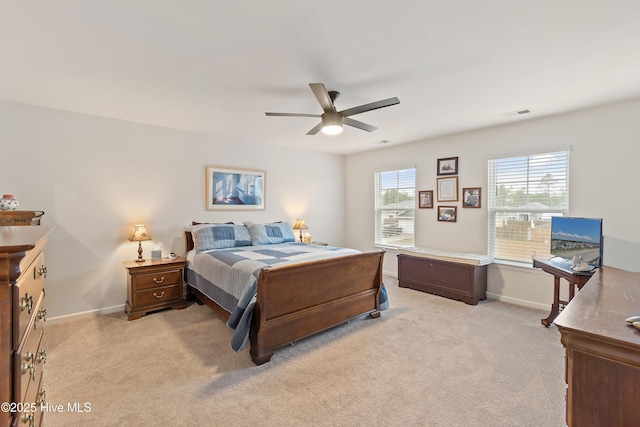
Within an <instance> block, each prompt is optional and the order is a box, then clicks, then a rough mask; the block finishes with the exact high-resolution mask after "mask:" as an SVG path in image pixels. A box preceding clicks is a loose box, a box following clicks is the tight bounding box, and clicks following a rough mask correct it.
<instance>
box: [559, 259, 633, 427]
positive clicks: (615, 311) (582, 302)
mask: <svg viewBox="0 0 640 427" xmlns="http://www.w3.org/2000/svg"><path fill="white" fill-rule="evenodd" d="M638 315H640V273H632V272H628V271H624V270H620V269H616V268H613V267H607V266H605V267H602V268H601V269H599V270H598V271H597V272H596V273H595V274H594V275H593V276H592V277H591V279H589V281H588V282H587V284H586V285H584V287H583V288H582V289H581V290H580V291H579V292H578V293H577V294H576V296H575V297H574V298H573V299H572V300H571V302H569V304H568V305H567V306H566V308H565V309H564V310H562V312H561V313H560V315H558V317H556V319H555V320H554V323H555V324H556V326H557V327H558V330H559V331H560V336H561V340H562V344H563V345H564V347H565V349H566V376H565V379H566V382H567V396H566V400H567V424H568V425H569V426H590V427H598V426H606V427H610V426H640V405H639V404H638V402H639V401H640V330H637V329H635V328H634V327H633V326H631V325H630V324H628V323H627V322H625V319H626V318H628V317H631V316H638Z"/></svg>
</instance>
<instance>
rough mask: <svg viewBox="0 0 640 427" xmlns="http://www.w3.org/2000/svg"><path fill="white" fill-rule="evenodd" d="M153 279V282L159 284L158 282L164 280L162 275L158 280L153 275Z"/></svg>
mask: <svg viewBox="0 0 640 427" xmlns="http://www.w3.org/2000/svg"><path fill="white" fill-rule="evenodd" d="M153 281H154V282H156V283H157V284H160V283H162V282H164V276H162V277H161V278H160V280H158V279H156V278H155V277H154V278H153ZM154 295H155V294H154Z"/></svg>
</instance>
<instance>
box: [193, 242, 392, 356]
mask: <svg viewBox="0 0 640 427" xmlns="http://www.w3.org/2000/svg"><path fill="white" fill-rule="evenodd" d="M185 235H186V242H187V246H186V247H187V251H191V250H192V249H193V248H194V242H193V237H192V233H191V232H189V231H188V232H186V233H185ZM383 257H384V251H382V250H376V251H372V252H364V253H356V254H352V255H345V256H338V257H333V258H328V259H322V260H316V261H310V262H302V263H296V264H292V265H283V266H280V267H274V268H263V269H261V270H260V272H259V276H258V282H257V293H256V296H255V307H254V308H253V316H252V318H251V323H250V329H249V334H248V335H249V342H250V345H251V348H250V355H251V359H252V361H253V362H254V363H255V364H256V365H260V364H263V363H265V362H268V361H269V360H270V359H271V356H272V355H273V353H274V351H275V350H276V349H278V348H281V347H284V346H286V345H289V344H291V343H293V342H295V341H298V340H300V339H303V338H306V337H309V336H311V335H314V334H316V333H318V332H321V331H324V330H327V329H329V328H332V327H334V326H338V325H340V324H342V323H345V322H347V321H349V320H351V319H354V318H356V317H360V316H362V315H366V314H369V315H370V316H371V317H373V318H377V317H379V316H380V302H379V294H380V292H381V291H382V290H383V284H382V261H383ZM385 292H386V291H385ZM187 297H188V298H191V299H195V300H196V301H198V302H199V303H201V304H205V305H207V306H208V307H210V308H211V309H212V310H214V311H215V312H216V313H217V314H218V315H219V316H221V317H222V318H223V319H224V320H225V321H227V320H228V319H229V317H230V316H231V314H230V313H229V311H227V309H224V308H223V307H222V306H221V305H220V304H219V303H218V302H216V301H214V300H213V299H211V298H210V297H208V296H207V295H206V294H205V293H203V292H201V291H200V290H199V289H197V288H196V287H194V286H192V285H191V284H189V283H188V281H187Z"/></svg>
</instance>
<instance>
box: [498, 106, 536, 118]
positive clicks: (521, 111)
mask: <svg viewBox="0 0 640 427" xmlns="http://www.w3.org/2000/svg"><path fill="white" fill-rule="evenodd" d="M531 111H532V110H531V108H525V109H524V110H518V111H509V112H508V113H502V115H503V116H505V117H515V116H521V115H523V114H529V113H530V112H531Z"/></svg>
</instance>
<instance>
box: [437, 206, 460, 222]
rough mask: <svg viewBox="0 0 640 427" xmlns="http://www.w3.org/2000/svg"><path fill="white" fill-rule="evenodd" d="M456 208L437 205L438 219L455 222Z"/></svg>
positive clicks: (456, 216)
mask: <svg viewBox="0 0 640 427" xmlns="http://www.w3.org/2000/svg"><path fill="white" fill-rule="evenodd" d="M457 219H458V208H457V207H456V206H438V221H444V222H456V220H457Z"/></svg>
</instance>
